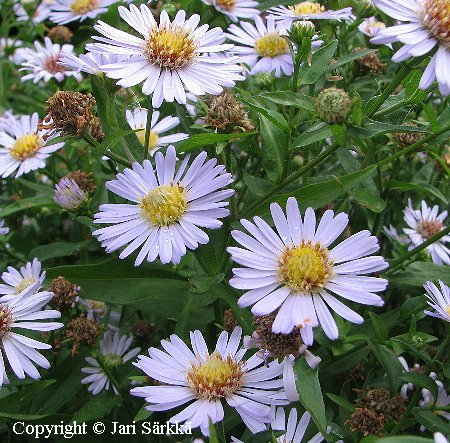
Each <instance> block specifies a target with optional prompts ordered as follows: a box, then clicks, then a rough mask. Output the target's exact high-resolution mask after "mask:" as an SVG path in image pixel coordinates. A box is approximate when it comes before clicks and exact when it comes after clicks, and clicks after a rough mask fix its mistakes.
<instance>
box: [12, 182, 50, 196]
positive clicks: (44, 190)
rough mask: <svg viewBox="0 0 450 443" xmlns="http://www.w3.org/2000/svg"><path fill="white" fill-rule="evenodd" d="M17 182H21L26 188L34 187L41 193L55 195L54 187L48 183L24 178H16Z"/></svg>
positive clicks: (33, 188) (34, 189)
mask: <svg viewBox="0 0 450 443" xmlns="http://www.w3.org/2000/svg"><path fill="white" fill-rule="evenodd" d="M15 182H16V183H20V184H21V185H23V186H25V187H26V188H29V189H32V190H33V191H36V192H38V193H39V194H44V195H46V194H48V195H51V196H53V188H52V187H50V186H47V185H43V184H42V183H35V182H30V181H29V180H25V179H24V178H16V179H15Z"/></svg>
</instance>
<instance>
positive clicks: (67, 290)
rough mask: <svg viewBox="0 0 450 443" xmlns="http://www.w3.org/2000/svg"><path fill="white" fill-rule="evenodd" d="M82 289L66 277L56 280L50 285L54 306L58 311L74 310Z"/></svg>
mask: <svg viewBox="0 0 450 443" xmlns="http://www.w3.org/2000/svg"><path fill="white" fill-rule="evenodd" d="M80 289H81V288H80V287H79V286H78V285H76V284H74V283H71V282H70V281H69V280H67V279H66V278H64V277H61V276H59V277H57V278H54V279H53V280H52V282H51V284H50V291H51V292H53V299H52V304H53V305H54V306H55V307H56V309H58V311H63V310H67V309H72V308H74V307H75V303H77V302H78V299H79V297H78V293H79V292H80Z"/></svg>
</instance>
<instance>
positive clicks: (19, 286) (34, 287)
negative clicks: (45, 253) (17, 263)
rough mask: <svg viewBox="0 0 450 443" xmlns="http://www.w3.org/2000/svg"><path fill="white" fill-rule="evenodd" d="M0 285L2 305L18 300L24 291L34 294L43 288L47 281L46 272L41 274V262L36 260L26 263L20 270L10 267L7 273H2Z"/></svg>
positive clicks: (0, 301)
mask: <svg viewBox="0 0 450 443" xmlns="http://www.w3.org/2000/svg"><path fill="white" fill-rule="evenodd" d="M2 280H3V281H4V283H5V284H0V294H1V296H0V303H5V302H8V301H10V300H13V299H14V298H16V297H17V296H18V295H19V294H21V293H22V292H23V291H25V290H27V292H28V293H30V294H34V293H35V292H37V291H39V289H41V288H42V285H43V283H44V280H45V271H42V273H41V262H40V261H39V260H38V259H37V258H34V259H33V261H32V262H27V263H25V266H22V267H21V268H20V270H19V271H18V270H16V269H14V268H13V267H12V266H8V268H7V271H5V272H3V273H2Z"/></svg>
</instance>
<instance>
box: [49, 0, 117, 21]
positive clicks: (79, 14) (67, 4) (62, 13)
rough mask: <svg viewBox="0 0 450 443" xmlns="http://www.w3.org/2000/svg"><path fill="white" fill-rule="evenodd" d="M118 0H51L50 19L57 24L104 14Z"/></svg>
mask: <svg viewBox="0 0 450 443" xmlns="http://www.w3.org/2000/svg"><path fill="white" fill-rule="evenodd" d="M117 2H118V0H53V2H52V4H51V6H50V20H51V21H52V22H53V23H57V24H59V25H65V24H66V23H70V22H74V21H80V22H82V21H84V20H86V19H88V18H91V19H92V18H95V17H97V15H100V14H104V13H105V12H107V11H108V7H109V6H111V5H112V4H113V3H117Z"/></svg>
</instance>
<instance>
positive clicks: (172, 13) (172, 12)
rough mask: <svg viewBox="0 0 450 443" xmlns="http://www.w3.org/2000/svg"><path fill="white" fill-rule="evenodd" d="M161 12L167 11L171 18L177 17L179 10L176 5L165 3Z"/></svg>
mask: <svg viewBox="0 0 450 443" xmlns="http://www.w3.org/2000/svg"><path fill="white" fill-rule="evenodd" d="M161 11H166V12H167V14H168V15H169V17H170V18H173V17H175V14H176V13H177V12H178V8H177V7H176V5H175V4H174V3H165V4H164V5H163V6H162V8H161Z"/></svg>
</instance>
